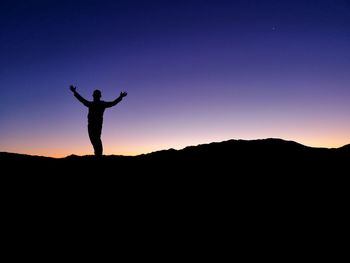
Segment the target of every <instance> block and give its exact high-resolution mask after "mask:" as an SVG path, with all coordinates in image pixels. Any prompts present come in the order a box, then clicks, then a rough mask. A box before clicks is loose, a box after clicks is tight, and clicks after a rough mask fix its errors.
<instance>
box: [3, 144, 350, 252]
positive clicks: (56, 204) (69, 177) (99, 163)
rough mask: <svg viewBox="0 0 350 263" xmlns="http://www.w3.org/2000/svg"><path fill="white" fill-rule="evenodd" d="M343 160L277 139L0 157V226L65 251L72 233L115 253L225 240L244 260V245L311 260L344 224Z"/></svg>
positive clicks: (349, 151) (346, 155) (343, 153)
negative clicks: (116, 247) (134, 245)
mask: <svg viewBox="0 0 350 263" xmlns="http://www.w3.org/2000/svg"><path fill="white" fill-rule="evenodd" d="M349 160H350V145H347V146H344V147H341V148H338V149H324V148H311V147H306V146H304V145H301V144H298V143H296V142H292V141H284V140H280V139H265V140H253V141H244V140H230V141H225V142H220V143H211V144H206V145H199V146H194V147H187V148H185V149H183V150H179V151H176V150H165V151H160V152H154V153H150V154H146V155H140V156H135V157H127V156H103V157H102V158H95V157H94V156H68V157H66V158H61V159H54V158H47V157H38V156H27V155H20V154H13V153H0V167H1V176H0V178H1V184H0V185H1V193H2V211H3V213H2V215H3V218H2V219H3V220H5V223H3V226H4V229H8V230H9V231H10V233H11V235H9V237H11V238H17V237H18V236H21V237H23V236H27V237H28V239H23V240H24V242H26V243H28V244H29V243H31V242H32V237H35V236H37V235H38V230H40V233H41V236H42V235H43V236H44V237H45V236H47V237H45V238H43V240H46V238H48V237H50V238H52V237H55V238H56V237H61V238H62V240H65V242H68V243H74V240H75V239H74V238H73V239H70V238H67V237H70V236H71V235H72V233H76V234H77V236H79V239H80V240H91V237H93V236H97V237H99V238H96V241H97V240H98V242H100V240H104V238H105V236H109V237H108V240H114V239H115V240H120V241H121V242H122V243H124V244H128V242H129V243H130V242H134V241H135V239H136V240H137V241H138V242H141V243H142V244H143V245H145V244H150V240H152V239H154V238H155V239H158V240H160V241H162V240H172V241H175V240H180V242H181V244H186V246H188V247H191V249H193V245H194V243H195V244H201V246H202V245H205V244H207V245H209V244H210V245H209V246H210V247H211V248H213V247H215V244H217V246H219V247H220V249H222V248H223V247H226V246H228V245H230V246H229V247H230V249H232V246H231V243H228V242H227V240H230V241H231V240H236V241H235V242H237V244H238V246H242V247H245V249H247V248H248V251H247V252H249V253H247V254H246V255H250V254H251V253H252V250H251V249H249V247H251V246H252V245H251V244H252V243H256V244H257V248H259V247H261V248H262V247H264V246H267V247H269V249H272V250H273V251H272V254H275V253H277V251H279V252H281V253H283V251H285V250H286V249H287V250H288V248H290V249H292V251H291V252H286V254H285V255H290V254H293V253H295V250H296V249H297V248H296V247H298V249H297V250H300V249H301V250H300V251H303V248H305V249H306V250H307V251H309V252H310V245H312V244H313V245H314V244H317V246H319V245H322V244H323V245H324V244H328V243H329V241H331V242H333V241H334V240H337V239H338V237H336V236H335V235H336V234H337V233H343V231H344V229H345V227H346V225H347V222H348V220H347V218H348V217H347V216H346V215H347V206H348V204H347V200H348V197H349V194H348V192H349V191H348V188H349V184H348V179H347V178H348V176H349V168H348V167H349ZM3 222H4V221H3ZM14 231H15V232H14ZM13 233H17V234H18V235H14V234H13ZM43 233H44V234H43ZM136 237H137V238H136ZM17 239H18V238H17ZM21 240H22V238H21ZM192 240H196V242H192ZM341 240H342V238H341ZM270 242H271V243H270ZM160 243H164V242H160ZM166 244H168V243H166V242H165V243H164V244H163V245H164V246H166ZM179 244H180V243H179ZM245 244H249V245H247V246H245ZM269 244H270V245H269ZM271 244H273V245H271ZM286 244H288V245H286ZM74 245H75V244H74ZM234 247H236V248H237V245H234ZM328 248H329V246H328V245H327V249H328ZM255 250H256V249H254V251H255ZM266 251H267V250H265V249H262V250H261V252H259V253H258V254H259V255H261V253H266ZM201 253H203V252H201ZM315 253H316V252H315ZM317 253H319V252H317ZM219 254H220V253H219ZM253 254H254V253H253ZM217 257H218V255H217V254H216V255H215V258H216V259H217Z"/></svg>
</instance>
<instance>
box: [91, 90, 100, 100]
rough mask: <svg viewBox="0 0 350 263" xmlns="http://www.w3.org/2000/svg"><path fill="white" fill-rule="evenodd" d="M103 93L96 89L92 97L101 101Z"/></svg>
mask: <svg viewBox="0 0 350 263" xmlns="http://www.w3.org/2000/svg"><path fill="white" fill-rule="evenodd" d="M101 96H102V95H101V91H100V90H98V89H96V90H94V93H93V94H92V97H93V98H94V100H100V99H101Z"/></svg>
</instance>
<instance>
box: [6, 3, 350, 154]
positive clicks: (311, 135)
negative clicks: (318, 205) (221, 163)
mask: <svg viewBox="0 0 350 263" xmlns="http://www.w3.org/2000/svg"><path fill="white" fill-rule="evenodd" d="M0 61H1V62H0V151H8V152H18V153H26V154H36V155H45V156H55V157H62V156H66V155H70V154H78V155H86V154H92V153H93V149H92V146H91V144H90V141H89V138H88V133H87V108H85V107H84V106H83V105H82V104H80V103H79V102H78V101H77V100H76V99H75V98H74V97H73V95H72V93H71V92H70V91H69V85H70V84H74V85H76V86H77V88H78V89H77V90H78V91H79V93H80V94H81V95H82V96H84V97H85V98H87V99H89V100H91V99H92V92H93V90H94V89H100V90H101V91H102V99H103V100H106V101H109V100H114V99H115V98H116V97H118V95H119V93H120V92H121V91H127V92H128V96H127V97H126V98H125V99H124V100H123V101H122V102H121V103H120V104H118V105H117V106H116V107H114V108H111V109H107V110H106V112H105V115H104V127H103V132H102V140H103V144H104V153H105V154H118V155H119V154H122V155H136V154H140V153H147V152H151V151H155V150H161V149H168V148H175V149H180V148H183V147H185V146H188V145H197V144H201V143H209V142H213V141H223V140H228V139H260V138H271V137H273V138H282V139H286V140H294V141H297V142H299V143H302V144H305V145H308V146H316V147H340V146H343V145H345V144H348V143H350V103H349V101H350V89H349V83H350V72H349V70H350V1H348V0H314V1H312V0H304V1H298V0H266V1H265V0H260V1H258V0H238V1H235V0H231V1H220V0H213V1H205V0H203V1H199V0H198V1H191V0H174V1H172V0H169V1H167V0H164V1H152V0H149V1H146V0H145V1H133V0H124V1H118V0H115V1H105V0H93V1H92V0H84V1H79V0H69V1H66V0H57V1H53V0H46V1H38V0H23V1H19V0H0Z"/></svg>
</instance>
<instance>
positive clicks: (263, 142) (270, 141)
mask: <svg viewBox="0 0 350 263" xmlns="http://www.w3.org/2000/svg"><path fill="white" fill-rule="evenodd" d="M234 144H235V145H234ZM243 144H245V145H244V146H246V147H250V146H254V147H256V148H262V147H271V146H278V145H279V146H280V147H282V146H283V147H290V148H291V147H299V148H300V149H301V148H304V149H309V150H324V151H334V150H335V151H350V144H346V145H343V146H340V147H338V148H327V147H313V146H307V145H304V144H302V143H299V142H296V141H293V140H285V139H281V138H265V139H252V140H244V139H229V140H224V141H218V142H210V143H201V144H198V145H189V146H186V147H184V148H181V149H174V148H168V149H163V150H157V151H153V152H149V153H142V154H139V155H135V156H130V155H114V154H111V155H104V156H103V157H109V158H110V157H113V158H140V157H145V156H151V155H159V154H169V153H175V152H177V153H181V152H187V151H193V150H198V149H203V148H214V147H216V146H223V145H225V146H228V145H229V146H232V147H233V146H238V145H239V146H243ZM252 144H253V145H252ZM4 156H6V157H8V158H11V157H20V158H47V159H56V160H60V159H69V158H94V157H95V156H94V155H76V154H70V155H67V156H65V157H50V156H44V155H31V154H22V153H16V152H0V158H3V157H4Z"/></svg>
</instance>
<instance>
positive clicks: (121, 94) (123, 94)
mask: <svg viewBox="0 0 350 263" xmlns="http://www.w3.org/2000/svg"><path fill="white" fill-rule="evenodd" d="M126 95H128V93H126V92H120V97H121V98H124V97H126Z"/></svg>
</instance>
